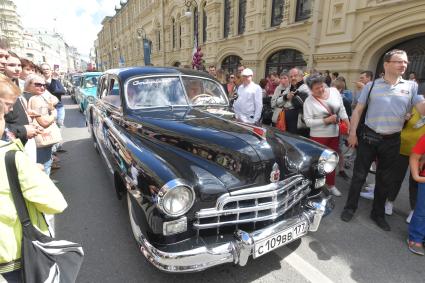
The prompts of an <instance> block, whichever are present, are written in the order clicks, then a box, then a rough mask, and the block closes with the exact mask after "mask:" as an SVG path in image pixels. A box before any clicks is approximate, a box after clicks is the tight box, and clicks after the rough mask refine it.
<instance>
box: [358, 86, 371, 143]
mask: <svg viewBox="0 0 425 283" xmlns="http://www.w3.org/2000/svg"><path fill="white" fill-rule="evenodd" d="M374 85H375V80H373V82H372V85H371V86H370V89H369V92H368V94H367V98H366V107H365V109H364V110H363V113H362V116H360V120H359V123H358V125H357V130H356V135H357V137H362V136H363V134H364V132H365V127H366V125H365V120H366V114H367V109H368V108H369V97H370V93H371V92H372V88H373V86H374Z"/></svg>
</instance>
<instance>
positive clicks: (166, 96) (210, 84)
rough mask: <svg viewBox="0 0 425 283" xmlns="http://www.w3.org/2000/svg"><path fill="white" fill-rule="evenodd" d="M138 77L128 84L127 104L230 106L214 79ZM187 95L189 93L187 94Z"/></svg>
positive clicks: (141, 106)
mask: <svg viewBox="0 0 425 283" xmlns="http://www.w3.org/2000/svg"><path fill="white" fill-rule="evenodd" d="M182 80H183V84H182V81H181V80H180V77H150V78H135V79H131V80H130V81H129V82H128V83H127V88H126V99H127V104H128V107H130V108H133V109H139V108H145V107H166V106H187V105H223V106H226V105H227V99H226V95H225V94H224V92H223V91H222V89H221V88H220V85H219V84H218V83H216V82H214V81H212V80H208V79H204V78H199V77H188V76H183V77H182ZM186 94H187V96H186Z"/></svg>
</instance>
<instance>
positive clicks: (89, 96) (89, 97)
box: [86, 95, 95, 103]
mask: <svg viewBox="0 0 425 283" xmlns="http://www.w3.org/2000/svg"><path fill="white" fill-rule="evenodd" d="M86 99H87V101H88V102H89V103H93V102H94V101H95V98H94V96H91V95H88V96H87V98H86Z"/></svg>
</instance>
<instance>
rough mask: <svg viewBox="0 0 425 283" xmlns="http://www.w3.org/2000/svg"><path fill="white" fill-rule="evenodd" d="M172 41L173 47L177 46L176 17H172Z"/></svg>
mask: <svg viewBox="0 0 425 283" xmlns="http://www.w3.org/2000/svg"><path fill="white" fill-rule="evenodd" d="M171 41H172V45H173V49H174V48H176V20H175V19H174V18H172V19H171Z"/></svg>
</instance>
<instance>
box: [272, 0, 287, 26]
mask: <svg viewBox="0 0 425 283" xmlns="http://www.w3.org/2000/svg"><path fill="white" fill-rule="evenodd" d="M283 1H284V0H272V20H271V26H272V27H275V26H278V25H280V24H281V23H282V18H283Z"/></svg>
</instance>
